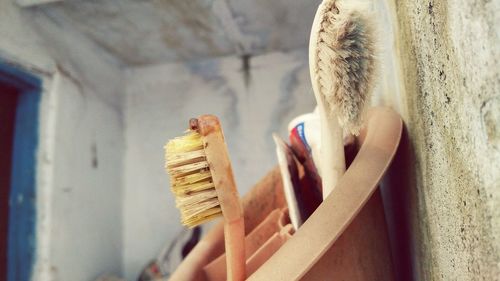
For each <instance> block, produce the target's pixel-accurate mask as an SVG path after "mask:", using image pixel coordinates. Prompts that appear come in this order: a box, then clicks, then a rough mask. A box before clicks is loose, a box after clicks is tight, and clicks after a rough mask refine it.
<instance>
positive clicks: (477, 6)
mask: <svg viewBox="0 0 500 281" xmlns="http://www.w3.org/2000/svg"><path fill="white" fill-rule="evenodd" d="M393 2H394V3H393V4H392V5H394V8H395V12H396V14H397V18H398V22H399V38H398V43H399V44H400V45H399V47H400V51H401V54H400V55H401V60H402V61H401V63H402V69H403V77H404V84H405V91H406V96H405V99H404V101H403V104H404V105H403V107H404V108H405V110H406V113H405V114H404V115H406V116H404V118H405V121H406V125H407V128H408V133H409V139H410V140H411V141H410V144H411V146H412V151H413V156H414V159H415V174H414V176H415V180H416V183H415V184H416V185H415V190H413V191H412V194H414V195H415V196H414V198H412V200H413V201H414V203H415V206H416V208H414V209H413V210H411V211H410V213H411V214H410V218H411V224H412V231H413V234H412V235H414V241H413V247H414V249H413V250H414V251H415V253H414V260H415V263H414V265H413V270H414V279H415V280H499V279H500V252H499V251H500V113H499V112H500V74H499V69H500V63H499V60H500V58H499V53H500V48H499V46H500V44H499V43H500V42H499V38H498V34H499V33H500V22H499V17H500V15H499V13H498V11H499V9H500V3H499V1H460V0H457V1H432V0H431V1H409V0H406V1H393Z"/></svg>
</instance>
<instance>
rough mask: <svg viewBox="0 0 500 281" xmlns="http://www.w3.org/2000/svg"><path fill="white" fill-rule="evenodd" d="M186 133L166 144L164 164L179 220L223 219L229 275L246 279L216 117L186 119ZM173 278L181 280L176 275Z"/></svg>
mask: <svg viewBox="0 0 500 281" xmlns="http://www.w3.org/2000/svg"><path fill="white" fill-rule="evenodd" d="M189 125H190V126H189V130H188V131H187V132H186V134H185V135H183V136H180V137H177V138H174V139H172V140H170V141H169V142H168V143H167V144H166V145H165V154H166V155H165V158H166V164H165V169H166V171H167V173H168V174H169V175H170V182H171V190H172V192H173V193H174V195H175V197H176V205H177V208H179V210H180V212H181V222H182V224H184V225H186V226H188V227H193V226H196V225H199V224H202V223H204V222H206V221H209V220H211V219H213V218H215V217H219V216H221V215H222V216H223V218H224V240H225V250H226V258H227V262H226V265H227V280H231V281H242V280H244V279H245V277H246V276H245V244H244V243H245V227H244V218H243V209H242V206H241V203H240V200H239V196H238V191H237V190H236V184H235V181H234V176H233V172H232V168H231V162H230V160H229V156H228V152H227V147H226V143H225V141H224V135H223V132H222V128H221V126H220V122H219V120H218V118H217V117H216V116H213V115H202V116H200V117H198V118H196V119H191V120H190V121H189ZM176 278H177V279H175V278H172V279H171V280H173V279H175V280H184V279H183V278H185V277H183V276H177V277H176Z"/></svg>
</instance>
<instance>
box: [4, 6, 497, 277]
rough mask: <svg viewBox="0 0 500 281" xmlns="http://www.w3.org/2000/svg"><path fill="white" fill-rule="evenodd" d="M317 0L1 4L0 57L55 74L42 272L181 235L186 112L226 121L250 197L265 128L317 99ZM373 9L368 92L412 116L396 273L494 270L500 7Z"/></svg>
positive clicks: (147, 252)
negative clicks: (170, 149)
mask: <svg viewBox="0 0 500 281" xmlns="http://www.w3.org/2000/svg"><path fill="white" fill-rule="evenodd" d="M49 2H50V3H49ZM319 2H320V1H306V0H303V1H285V0H280V1H260V0H259V1H243V0H241V1H240V0H206V1H203V0H199V1H198V0H197V1H156V0H148V1H132V0H125V1H123V0H120V1H118V0H100V1H98V0H95V1H73V0H62V1H46V0H45V1H44V0H38V1H37V0H17V1H10V0H0V38H1V40H0V58H1V59H2V60H3V61H6V62H7V63H9V64H11V65H13V66H14V67H19V68H21V69H23V70H25V71H28V72H30V73H33V74H34V75H36V76H38V77H40V79H41V80H42V81H43V86H42V93H41V95H42V101H41V104H40V123H39V134H40V142H39V148H38V152H37V186H36V190H37V195H36V198H35V199H36V208H37V226H36V229H37V232H36V243H35V248H34V250H35V252H36V254H35V257H36V258H35V260H34V261H33V262H34V269H33V273H32V274H33V278H34V280H93V279H94V278H96V277H97V276H99V275H100V274H102V273H113V274H116V275H118V276H124V277H125V278H127V280H134V279H135V278H136V277H137V275H138V274H139V271H140V269H141V268H142V267H143V266H144V265H145V264H146V263H147V262H148V261H149V260H150V259H152V258H154V257H155V256H156V255H157V254H158V252H159V251H160V249H161V247H162V246H163V245H164V244H165V243H166V242H167V241H170V240H172V239H173V238H174V237H175V235H176V234H177V233H178V232H179V231H180V229H181V226H180V224H179V220H178V211H177V210H176V209H175V206H174V203H173V197H172V196H171V195H170V193H169V190H168V177H167V176H166V175H165V174H164V171H163V144H164V143H165V141H166V140H168V139H169V138H170V137H173V136H176V135H178V134H179V133H181V132H182V131H183V130H184V128H185V126H186V121H187V120H188V119H189V118H190V117H193V116H196V115H199V114H201V113H214V114H218V115H219V116H220V117H221V119H222V122H223V125H224V129H225V133H226V135H227V142H228V146H229V150H230V154H231V159H232V161H233V164H234V169H235V174H236V179H237V183H238V185H239V188H240V190H241V191H242V193H245V192H246V191H248V189H249V188H250V187H251V185H252V184H253V183H254V182H255V181H256V180H257V179H258V178H259V177H261V176H262V175H264V174H265V172H266V171H268V170H269V169H270V168H271V167H272V166H274V165H275V163H276V160H275V156H274V148H273V144H272V141H271V138H270V134H271V133H272V132H275V131H276V132H278V133H279V134H280V135H281V136H283V137H284V136H285V130H286V125H287V123H288V121H289V120H290V119H291V118H292V117H294V116H296V115H298V114H300V113H305V112H309V111H311V110H312V109H313V108H314V104H315V102H314V98H313V94H312V91H311V89H310V81H309V73H308V65H307V43H308V38H309V29H310V26H311V23H312V19H313V17H314V13H315V10H316V7H317V4H318V3H319ZM368 2H371V1H368ZM372 3H373V6H372V7H373V9H374V10H376V11H377V13H379V16H378V19H379V20H380V23H381V29H380V34H379V37H380V41H381V48H380V52H381V53H380V60H381V62H382V71H381V75H380V83H379V86H378V88H377V93H376V95H375V96H374V99H373V100H374V103H375V104H384V105H388V106H391V107H393V108H395V109H396V110H397V111H398V112H400V114H401V115H402V117H403V119H404V121H405V123H406V126H407V130H406V133H405V138H404V142H403V144H404V147H403V150H404V151H403V152H404V154H405V155H406V158H405V159H403V160H398V162H396V163H397V164H401V165H405V167H407V168H406V169H405V171H406V172H407V174H405V177H404V178H405V185H404V186H401V187H400V189H395V190H385V193H384V195H385V199H386V201H385V203H386V204H387V216H388V218H389V221H390V227H391V229H392V232H391V234H392V237H391V238H392V240H393V243H394V246H395V251H394V253H395V255H396V256H398V255H399V257H398V258H397V260H398V261H403V263H401V265H400V266H399V267H398V269H399V273H398V274H399V276H400V278H401V280H410V279H413V280H482V279H483V278H484V280H496V279H495V278H498V276H500V272H499V270H500V269H499V267H500V266H499V264H500V263H499V262H500V257H499V249H500V237H499V235H500V234H499V233H500V213H499V212H500V211H499V210H500V208H499V206H500V186H499V182H500V181H499V180H500V172H499V171H500V157H499V156H500V148H499V147H500V144H499V140H500V137H499V132H500V129H499V128H498V126H499V124H500V117H499V115H498V112H500V111H499V109H500V108H499V104H500V102H499V100H500V99H499V98H498V95H499V93H500V77H499V72H498V69H499V48H498V46H499V42H498V41H499V39H498V34H499V32H498V26H500V24H499V23H500V22H499V13H498V11H499V9H500V8H499V5H500V4H499V2H498V1H484V2H481V1H476V2H470V3H469V2H467V1H458V2H457V1H455V2H442V1H392V0H387V1H383V0H380V1H373V2H372Z"/></svg>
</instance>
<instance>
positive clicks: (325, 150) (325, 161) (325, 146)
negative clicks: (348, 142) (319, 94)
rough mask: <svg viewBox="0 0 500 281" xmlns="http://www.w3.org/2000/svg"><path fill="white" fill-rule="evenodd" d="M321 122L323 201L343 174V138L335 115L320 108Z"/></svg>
mask: <svg viewBox="0 0 500 281" xmlns="http://www.w3.org/2000/svg"><path fill="white" fill-rule="evenodd" d="M319 114H320V120H321V121H320V122H321V178H322V185H323V200H324V199H326V198H327V197H328V195H329V194H330V193H331V192H332V190H333V189H334V188H335V186H337V182H338V181H339V179H340V178H341V177H342V175H344V173H345V156H344V138H343V131H342V128H341V127H340V125H339V123H338V121H337V120H336V119H337V117H336V116H335V113H333V114H332V113H330V114H329V116H328V113H327V112H325V110H324V106H320V112H319Z"/></svg>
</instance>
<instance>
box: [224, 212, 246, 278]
mask: <svg viewBox="0 0 500 281" xmlns="http://www.w3.org/2000/svg"><path fill="white" fill-rule="evenodd" d="M224 242H225V248H226V266H227V280H228V281H243V280H245V278H246V272H245V271H246V270H245V267H246V265H245V263H246V257H245V223H244V219H243V217H241V218H239V219H236V220H234V221H230V222H225V225H224Z"/></svg>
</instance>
